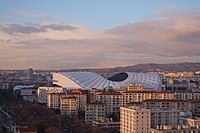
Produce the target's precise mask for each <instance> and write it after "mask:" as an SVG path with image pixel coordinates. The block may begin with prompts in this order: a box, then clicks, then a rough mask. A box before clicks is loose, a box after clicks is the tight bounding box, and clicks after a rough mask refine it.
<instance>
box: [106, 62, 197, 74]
mask: <svg viewBox="0 0 200 133" xmlns="http://www.w3.org/2000/svg"><path fill="white" fill-rule="evenodd" d="M107 70H108V71H109V72H152V71H160V72H163V71H169V72H183V71H187V72H188V71H200V63H188V62H185V63H170V64H154V63H149V64H137V65H134V66H126V67H116V68H110V69H107Z"/></svg>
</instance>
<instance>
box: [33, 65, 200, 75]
mask: <svg viewBox="0 0 200 133" xmlns="http://www.w3.org/2000/svg"><path fill="white" fill-rule="evenodd" d="M36 71H37V72H41V71H45V72H81V71H89V72H95V73H98V74H105V73H121V72H164V71H165V72H166V71H167V72H194V71H200V63H189V62H184V63H169V64H155V63H147V64H137V65H133V66H125V67H115V68H102V69H64V70H36Z"/></svg>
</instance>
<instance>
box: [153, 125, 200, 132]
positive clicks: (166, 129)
mask: <svg viewBox="0 0 200 133" xmlns="http://www.w3.org/2000/svg"><path fill="white" fill-rule="evenodd" d="M151 133H200V128H199V127H196V128H194V127H190V126H188V125H182V126H180V125H178V126H177V128H173V127H172V126H170V125H165V126H162V127H158V128H152V129H151Z"/></svg>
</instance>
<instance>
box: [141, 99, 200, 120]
mask: <svg viewBox="0 0 200 133" xmlns="http://www.w3.org/2000/svg"><path fill="white" fill-rule="evenodd" d="M142 103H143V106H144V107H145V108H147V109H160V110H172V109H174V110H179V111H181V112H187V111H190V112H191V113H192V115H193V116H197V117H200V100H176V99H165V100H164V99H163V100H162V99H148V100H144V101H143V102H142Z"/></svg>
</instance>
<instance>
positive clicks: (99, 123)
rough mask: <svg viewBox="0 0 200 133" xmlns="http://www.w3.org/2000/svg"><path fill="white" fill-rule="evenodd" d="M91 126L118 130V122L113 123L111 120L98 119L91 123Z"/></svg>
mask: <svg viewBox="0 0 200 133" xmlns="http://www.w3.org/2000/svg"><path fill="white" fill-rule="evenodd" d="M92 125H93V126H98V127H100V128H104V129H108V128H118V129H119V128H120V122H114V121H113V120H112V118H104V117H98V118H97V119H96V120H94V121H92Z"/></svg>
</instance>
